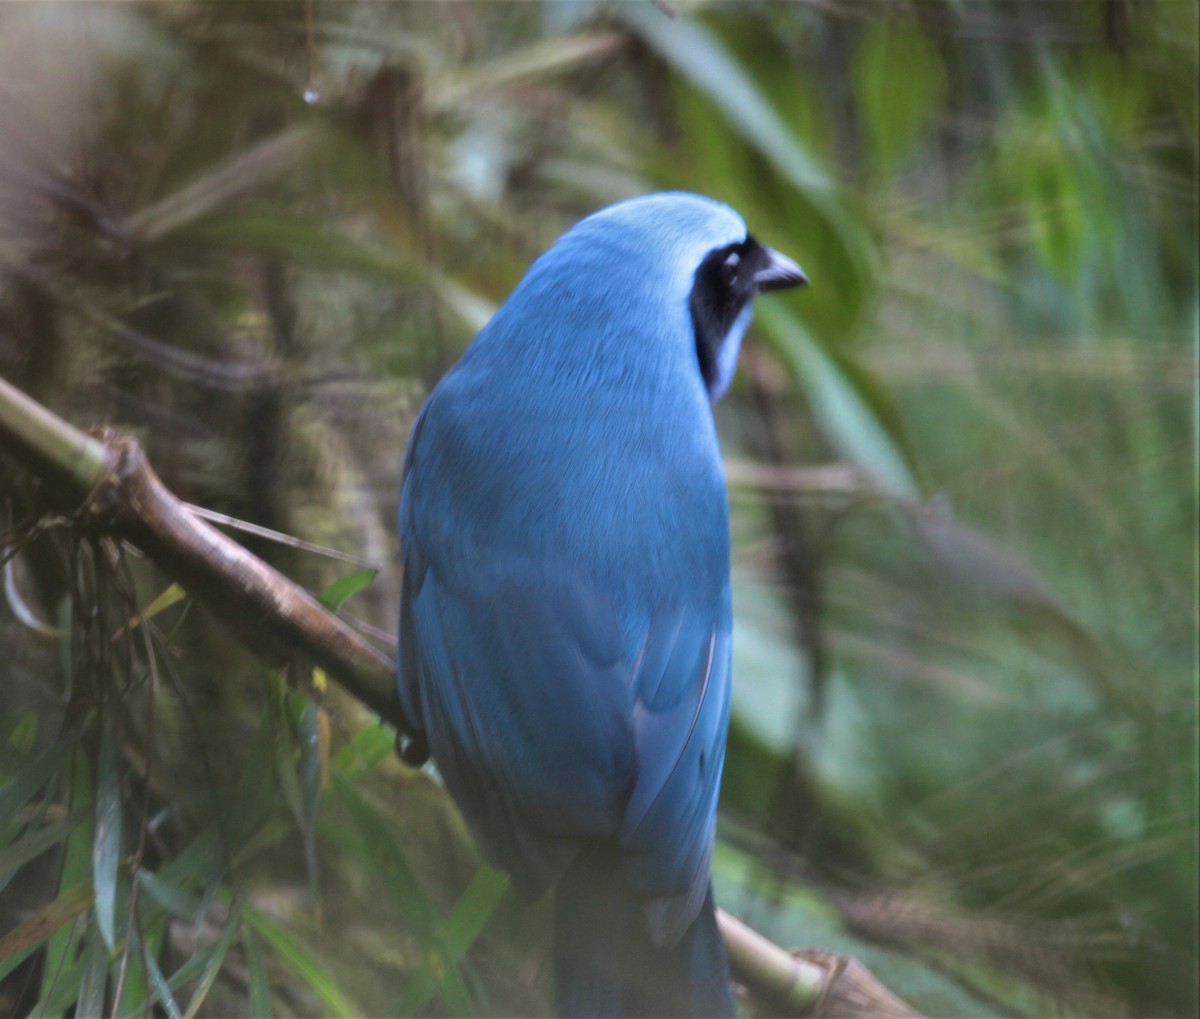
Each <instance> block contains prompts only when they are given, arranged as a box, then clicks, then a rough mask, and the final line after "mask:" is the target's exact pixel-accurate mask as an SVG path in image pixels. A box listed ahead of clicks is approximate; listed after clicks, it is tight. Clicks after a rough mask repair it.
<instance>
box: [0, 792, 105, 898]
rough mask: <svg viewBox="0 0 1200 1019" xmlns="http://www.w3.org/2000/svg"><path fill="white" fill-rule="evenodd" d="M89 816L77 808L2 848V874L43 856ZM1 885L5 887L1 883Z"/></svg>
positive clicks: (0, 854) (0, 867)
mask: <svg viewBox="0 0 1200 1019" xmlns="http://www.w3.org/2000/svg"><path fill="white" fill-rule="evenodd" d="M86 816H87V814H86V812H85V811H82V810H77V811H75V812H74V813H72V814H68V815H67V816H66V817H64V818H61V819H60V820H58V821H51V822H50V823H49V824H47V825H43V826H42V827H41V828H36V829H34V830H33V831H31V832H28V833H26V834H25V835H24V836H22V837H21V838H19V839H17V840H16V841H15V842H13V843H11V844H10V845H8V846H5V847H4V848H3V849H0V876H4V877H7V876H9V875H10V874H11V873H14V872H15V871H17V870H18V869H19V868H20V867H23V866H24V865H25V864H26V863H28V862H29V861H30V860H33V859H35V858H36V857H38V856H41V855H42V853H44V852H45V851H46V850H47V849H49V848H50V847H51V846H54V845H57V844H58V843H59V842H61V841H62V840H63V839H65V838H66V837H67V836H68V835H70V834H71V832H73V831H74V830H75V829H76V828H77V827H79V824H80V822H82V821H83V820H84V818H85V817H86ZM0 887H3V885H2V884H0Z"/></svg>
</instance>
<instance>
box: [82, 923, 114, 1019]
mask: <svg viewBox="0 0 1200 1019" xmlns="http://www.w3.org/2000/svg"><path fill="white" fill-rule="evenodd" d="M108 960H109V949H108V947H107V946H106V945H105V943H104V940H103V939H102V938H98V937H96V932H95V931H92V932H90V933H89V935H88V937H87V939H86V943H85V945H84V949H83V979H82V980H81V981H80V983H79V1004H78V1007H77V1008H76V1009H75V1014H76V1015H81V1016H101V1015H103V1014H104V992H105V990H106V989H107V987H108Z"/></svg>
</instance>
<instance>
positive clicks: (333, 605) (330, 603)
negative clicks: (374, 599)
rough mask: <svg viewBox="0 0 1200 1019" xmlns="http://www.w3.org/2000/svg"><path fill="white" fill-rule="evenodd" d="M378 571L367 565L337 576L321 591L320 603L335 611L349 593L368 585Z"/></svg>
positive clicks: (356, 592) (355, 592)
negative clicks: (365, 567)
mask: <svg viewBox="0 0 1200 1019" xmlns="http://www.w3.org/2000/svg"><path fill="white" fill-rule="evenodd" d="M378 573H379V571H378V570H376V569H374V568H372V567H368V568H367V569H362V570H355V571H354V572H353V573H348V574H346V576H344V577H339V578H338V579H337V580H335V581H334V582H333V583H332V584H330V585H329V586H328V587H327V588H325V590H324V591H322V592H321V604H322V605H324V606H325V607H326V608H327V609H329V611H330V612H336V611H337V610H338V609H340V608H341V607H342V604H343V603H344V602H345V601H346V599H347V598H349V597H350V596H351V595H354V594H358V592H359V591H361V590H363V589H364V588H367V587H370V586H371V584H372V582H373V581H374V580H375V577H376V576H377V575H378Z"/></svg>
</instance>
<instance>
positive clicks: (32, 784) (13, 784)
mask: <svg viewBox="0 0 1200 1019" xmlns="http://www.w3.org/2000/svg"><path fill="white" fill-rule="evenodd" d="M78 741H79V732H78V730H74V731H72V732H70V733H66V734H64V735H63V737H62V738H61V739H57V740H55V741H54V742H53V743H52V744H51V745H50V746H49V747H47V748H46V750H45V751H44V752H43V753H41V754H40V755H39V756H38V757H37V758H36V759H35V760H33V761H30V762H28V763H26V764H24V765H22V767H21V768H20V769H19V770H17V771H16V772H15V773H14V774H13V775H12V777H11V778H9V779H7V780H6V781H5V783H4V784H3V785H0V818H10V817H15V816H16V815H17V812H18V811H19V810H20V809H21V807H23V806H24V805H25V804H26V803H27V802H28V801H29V799H30V798H31V797H32V796H33V795H34V794H35V793H36V792H37V791H38V790H39V789H40V788H41V787H42V786H43V785H45V783H46V780H47V779H48V778H49V777H50V776H51V775H53V774H54V772H56V771H57V770H58V769H59V767H60V766H61V764H62V760H63V758H64V757H65V756H66V755H67V754H68V753H70V752H71V751H72V750H73V749H74V748H75V746H76V745H77V743H78Z"/></svg>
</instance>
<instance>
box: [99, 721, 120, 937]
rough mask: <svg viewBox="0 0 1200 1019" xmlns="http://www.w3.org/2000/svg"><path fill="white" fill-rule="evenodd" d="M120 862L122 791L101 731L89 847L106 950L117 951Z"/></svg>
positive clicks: (106, 733)
mask: <svg viewBox="0 0 1200 1019" xmlns="http://www.w3.org/2000/svg"><path fill="white" fill-rule="evenodd" d="M120 860H121V790H120V780H119V778H118V775H117V760H116V748H115V747H114V746H113V738H112V731H111V729H110V727H109V726H108V725H107V724H106V725H104V726H103V727H102V729H101V734H100V753H99V757H98V759H97V761H96V833H95V841H94V842H93V845H92V881H93V884H94V885H95V888H96V909H95V915H96V924H97V926H98V927H99V930H100V936H101V937H102V938H104V944H105V945H107V946H108V950H109V951H110V952H111V951H114V950H115V948H116V943H117V939H116V932H115V914H116V903H117V865H118V864H119V863H120Z"/></svg>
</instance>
